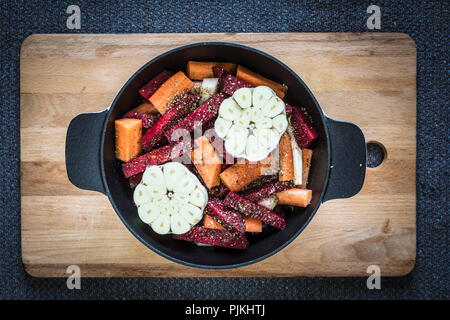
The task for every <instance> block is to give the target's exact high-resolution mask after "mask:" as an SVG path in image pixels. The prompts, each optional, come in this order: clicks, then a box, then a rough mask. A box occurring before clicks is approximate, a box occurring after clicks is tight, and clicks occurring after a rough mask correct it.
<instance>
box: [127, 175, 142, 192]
mask: <svg viewBox="0 0 450 320" xmlns="http://www.w3.org/2000/svg"><path fill="white" fill-rule="evenodd" d="M143 174H144V173H143V172H141V173H138V174H136V175H134V176H131V177H129V178H128V182H129V183H130V188H131V189H134V188H136V186H137V185H138V184H139V183H140V182H141V180H142V175H143Z"/></svg>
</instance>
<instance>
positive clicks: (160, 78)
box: [139, 70, 173, 100]
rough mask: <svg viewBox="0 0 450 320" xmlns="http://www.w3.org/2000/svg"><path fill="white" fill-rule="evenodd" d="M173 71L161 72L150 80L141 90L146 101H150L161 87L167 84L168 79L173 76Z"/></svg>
mask: <svg viewBox="0 0 450 320" xmlns="http://www.w3.org/2000/svg"><path fill="white" fill-rule="evenodd" d="M172 74H173V72H172V71H167V70H164V71H162V72H160V73H159V74H158V75H157V76H156V77H154V78H153V79H152V80H150V81H149V82H148V83H147V84H146V85H145V86H143V87H142V88H141V89H139V94H140V95H141V96H142V97H143V98H144V99H146V100H148V99H149V98H150V97H151V96H152V95H153V94H154V93H155V92H156V90H158V89H159V87H161V85H162V84H163V83H164V82H166V80H167V79H169V78H170V76H172Z"/></svg>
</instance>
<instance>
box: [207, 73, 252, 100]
mask: <svg viewBox="0 0 450 320" xmlns="http://www.w3.org/2000/svg"><path fill="white" fill-rule="evenodd" d="M213 72H214V75H215V76H216V77H218V78H219V90H220V91H221V92H223V93H225V94H226V95H229V96H232V95H233V93H234V92H235V91H236V90H237V89H240V88H253V86H252V85H251V84H249V83H247V82H245V81H242V80H239V79H238V78H236V77H235V76H233V75H232V74H231V73H228V72H226V71H225V70H224V69H223V68H221V67H219V66H216V67H213Z"/></svg>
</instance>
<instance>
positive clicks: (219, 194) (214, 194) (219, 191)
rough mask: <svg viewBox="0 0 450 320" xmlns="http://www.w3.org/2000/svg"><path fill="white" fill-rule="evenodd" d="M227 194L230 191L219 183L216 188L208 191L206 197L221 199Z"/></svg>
mask: <svg viewBox="0 0 450 320" xmlns="http://www.w3.org/2000/svg"><path fill="white" fill-rule="evenodd" d="M228 192H230V190H229V189H228V188H227V187H225V185H224V184H223V183H221V184H220V185H218V186H215V187H212V188H211V189H208V197H211V198H217V199H223V198H225V196H226V195H227V194H228Z"/></svg>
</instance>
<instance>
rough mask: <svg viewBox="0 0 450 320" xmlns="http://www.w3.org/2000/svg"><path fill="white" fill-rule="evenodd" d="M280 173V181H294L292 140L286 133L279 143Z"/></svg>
mask: <svg viewBox="0 0 450 320" xmlns="http://www.w3.org/2000/svg"><path fill="white" fill-rule="evenodd" d="M278 149H279V159H280V171H279V175H278V179H279V180H280V181H290V180H294V160H293V155H292V147H291V139H289V135H288V134H287V133H286V132H285V133H283V135H282V136H281V139H280V143H279V148H278Z"/></svg>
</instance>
